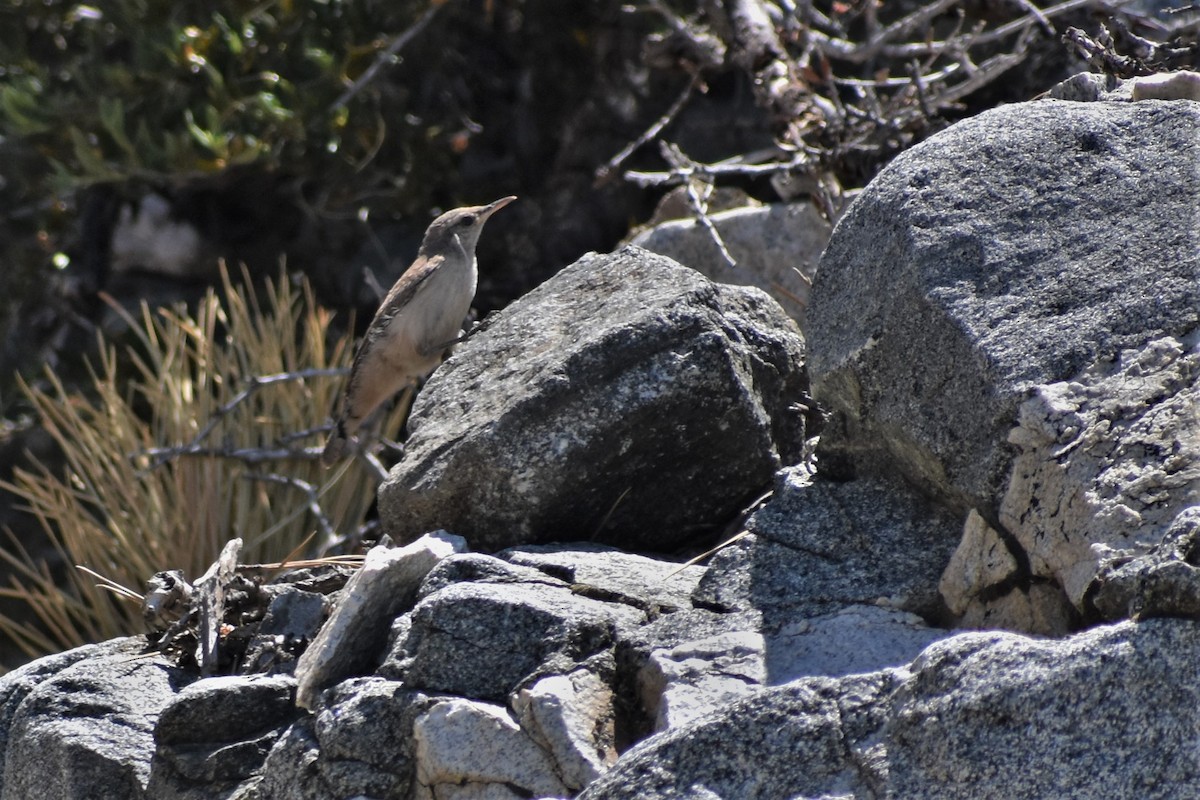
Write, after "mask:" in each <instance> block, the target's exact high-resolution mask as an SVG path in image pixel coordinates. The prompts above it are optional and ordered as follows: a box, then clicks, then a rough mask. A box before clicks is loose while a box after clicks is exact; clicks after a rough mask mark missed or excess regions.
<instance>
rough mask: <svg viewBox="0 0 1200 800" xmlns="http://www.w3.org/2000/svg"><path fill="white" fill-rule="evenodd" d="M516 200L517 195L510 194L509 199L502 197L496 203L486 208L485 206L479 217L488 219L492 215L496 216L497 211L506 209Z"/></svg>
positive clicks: (489, 204)
mask: <svg viewBox="0 0 1200 800" xmlns="http://www.w3.org/2000/svg"><path fill="white" fill-rule="evenodd" d="M516 199H517V196H516V195H515V194H510V195H509V196H508V197H501V198H500V199H499V200H497V201H496V202H494V203H488V204H487V205H486V206H484V207H483V210H482V211H480V212H479V216H480V217H482V218H483V219H487V218H488V217H490V216H491V215H492V214H495V213H496V212H497V211H499V210H500V209H502V208H504V207H505V206H506V205H508V204H509V203H511V202H512V201H513V200H516Z"/></svg>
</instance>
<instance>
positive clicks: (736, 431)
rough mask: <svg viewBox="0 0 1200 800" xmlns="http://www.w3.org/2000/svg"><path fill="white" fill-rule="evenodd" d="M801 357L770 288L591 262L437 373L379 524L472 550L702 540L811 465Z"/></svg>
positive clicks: (655, 259)
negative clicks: (459, 542) (434, 534)
mask: <svg viewBox="0 0 1200 800" xmlns="http://www.w3.org/2000/svg"><path fill="white" fill-rule="evenodd" d="M803 362H804V340H803V338H802V337H801V336H800V332H799V329H797V328H796V327H795V323H793V322H792V321H791V320H790V319H788V318H787V316H786V315H785V314H784V313H783V312H782V311H781V310H780V308H779V306H778V305H776V304H775V303H774V302H772V301H771V300H770V299H769V298H768V297H767V296H766V295H764V294H763V293H762V292H760V291H757V290H755V289H746V288H740V287H731V286H724V285H721V284H715V283H712V282H711V281H708V280H706V279H705V278H703V277H701V276H700V275H698V274H696V273H695V272H693V271H691V270H688V269H684V268H682V267H680V266H679V265H678V264H676V263H675V262H673V261H670V260H669V259H665V258H662V257H660V256H654V255H651V254H650V253H647V252H646V251H644V250H640V249H638V248H632V247H630V248H626V249H625V250H622V251H621V252H619V253H616V254H614V255H609V256H600V255H591V256H587V257H585V258H583V259H581V260H580V261H579V262H578V263H576V264H573V265H571V266H570V267H567V268H566V269H564V270H563V271H562V272H560V273H559V274H558V275H556V276H555V277H554V278H553V279H551V280H550V281H547V282H546V283H545V284H544V285H542V286H541V287H539V288H538V289H536V290H534V291H533V292H530V293H529V294H528V295H526V296H525V297H523V298H521V299H520V300H518V301H517V302H515V303H513V304H512V305H511V306H509V307H508V308H507V309H505V310H504V312H502V313H501V314H500V316H499V317H498V319H496V320H495V321H494V322H492V323H491V325H490V326H489V327H488V328H487V329H486V330H485V331H484V332H482V333H480V334H478V335H477V336H475V337H474V338H473V339H472V340H471V341H470V346H469V347H464V348H462V350H461V352H459V353H457V354H456V355H454V356H453V357H452V358H451V359H450V360H449V361H447V362H446V364H445V365H443V366H442V367H441V368H440V369H439V370H438V371H437V372H435V373H434V374H433V376H432V377H431V378H430V380H429V383H428V384H427V385H426V387H425V390H424V391H422V392H421V394H420V395H418V397H417V400H416V402H415V403H414V404H413V410H412V416H411V418H410V420H409V428H410V431H411V436H410V438H409V440H408V442H407V444H406V446H405V456H404V459H403V460H402V461H401V462H400V463H399V464H397V465H396V467H395V468H394V469H393V470H392V474H391V476H390V477H389V479H388V480H387V482H386V483H384V485H383V486H382V487H381V488H380V490H379V503H380V511H381V515H382V519H383V522H384V525H385V527H386V528H387V530H388V531H389V532H390V533H391V534H392V535H393V536H394V537H396V538H397V539H399V540H402V541H408V540H410V539H412V538H414V537H416V536H420V535H421V534H423V533H425V532H427V531H430V530H437V529H439V528H440V529H445V530H448V531H452V532H454V533H456V534H458V535H460V536H464V537H466V538H467V540H468V541H469V542H471V545H472V547H473V548H474V549H476V550H497V549H500V548H503V547H506V546H510V545H514V544H521V543H533V542H542V541H550V540H561V539H564V538H566V539H580V540H591V541H599V542H605V543H609V544H617V545H620V546H622V547H624V548H627V549H631V550H649V551H659V552H661V551H666V550H670V549H672V548H674V547H678V546H680V545H684V544H687V543H689V542H694V541H696V539H697V538H698V537H700V536H702V535H703V534H704V533H706V532H711V531H713V530H714V529H715V528H717V527H719V526H720V525H723V524H724V522H725V521H727V520H728V519H729V518H730V517H732V516H734V515H735V514H736V513H737V512H738V510H739V509H741V508H742V507H743V506H745V505H746V503H748V502H749V501H750V500H751V499H753V498H754V497H756V496H757V495H759V494H761V493H762V491H763V490H764V489H765V488H766V487H767V486H769V485H770V482H771V477H772V475H773V474H774V472H775V471H776V470H777V469H779V468H780V467H782V466H785V465H787V464H791V463H795V462H796V461H799V460H800V459H801V458H802V450H803V446H804V442H805V437H806V427H805V417H806V415H808V411H809V410H808V407H807V405H806V404H807V389H808V383H807V377H806V373H805V372H804V370H803ZM810 435H811V432H810Z"/></svg>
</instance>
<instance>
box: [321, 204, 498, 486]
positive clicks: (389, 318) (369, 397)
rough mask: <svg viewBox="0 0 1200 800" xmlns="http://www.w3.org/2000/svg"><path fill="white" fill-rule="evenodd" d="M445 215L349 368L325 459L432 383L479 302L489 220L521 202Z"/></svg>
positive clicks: (336, 456)
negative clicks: (396, 402)
mask: <svg viewBox="0 0 1200 800" xmlns="http://www.w3.org/2000/svg"><path fill="white" fill-rule="evenodd" d="M516 199H517V198H516V197H515V196H509V197H502V198H500V199H499V200H497V201H495V202H494V203H489V204H488V205H485V206H468V207H465V208H456V209H454V210H452V211H447V212H446V213H445V214H442V215H441V216H440V217H438V218H437V219H435V220H434V221H433V222H431V223H430V224H429V228H428V229H427V230H426V231H425V238H424V239H423V240H422V241H421V247H420V249H419V250H418V251H417V257H416V260H415V261H413V263H412V265H411V266H409V268H408V269H406V270H405V271H404V274H403V275H401V276H400V278H399V280H397V281H396V284H395V285H394V286H393V287H392V288H391V290H390V291H389V292H388V293H387V296H386V297H385V298H384V299H383V303H382V304H381V305H380V306H379V310H378V311H377V312H376V313H375V318H374V319H372V320H371V325H370V327H368V328H367V332H366V334H365V335H364V336H363V339H362V342H361V343H360V344H359V346H358V350H357V351H356V352H355V354H354V362H353V364H352V366H351V367H350V378H349V380H347V382H346V388H345V391H344V392H343V395H342V398H341V403H340V409H341V410H340V412H339V413H338V414H337V417H336V421H335V422H334V425H333V430H332V431H331V433H330V434H329V439H328V441H327V442H326V443H325V449H324V451H323V452H322V453H321V462H322V463H323V464H324V465H325V466H326V467H329V466H332V465H333V464H335V463H337V462H338V461H339V460H341V459H342V458H343V457H344V456H345V454H346V451H347V447H348V446H349V441H350V437H352V436H355V435H356V434H357V433H358V431H359V428H360V427H361V426H362V424H363V421H364V420H366V419H367V418H368V417H369V416H370V415H371V413H372V412H374V411H375V409H377V408H379V406H381V405H382V404H383V403H384V402H385V401H386V400H388V399H389V398H390V397H392V395H394V394H396V392H398V391H400V390H401V389H403V388H405V387H406V386H408V385H410V384H416V383H417V382H418V381H420V380H422V379H423V378H425V377H427V376H428V375H429V374H430V373H431V372H433V371H434V370H435V369H436V368H437V367H438V365H439V364H441V361H442V357H443V356H444V355H445V354H446V352H447V351H448V350H449V348H450V347H451V346H452V345H454V344H455V343H456V342H457V341H459V340H460V336H461V333H462V331H461V328H462V323H463V321H464V320H465V319H466V317H467V314H468V313H469V312H470V310H471V302H472V301H473V300H474V299H475V286H476V283H477V282H478V279H479V267H478V264H477V263H476V260H475V245H476V244H477V243H478V242H479V234H480V233H481V232H482V231H483V225H484V223H485V222H487V221H488V218H489V217H491V216H492V214H495V213H496V212H497V211H499V210H500V209H502V208H504V207H505V206H506V205H508V204H509V203H511V202H512V201H513V200H516Z"/></svg>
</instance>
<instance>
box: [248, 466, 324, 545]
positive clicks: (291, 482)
mask: <svg viewBox="0 0 1200 800" xmlns="http://www.w3.org/2000/svg"><path fill="white" fill-rule="evenodd" d="M242 477H243V478H246V479H247V480H252V481H263V482H264V483H277V484H280V485H281V486H290V487H292V488H293V489H296V490H297V491H299V492H301V493H303V494H304V496H305V498H306V499H307V500H308V511H309V513H310V514H312V515H313V517H314V518H315V519H316V520H317V525H318V526H319V527H320V528H321V533H322V534H324V535H325V539H326V541H328V540H330V539H336V538H337V531H336V530H334V528H333V523H331V522H330V521H329V517H327V516H325V510H324V509H323V508H321V492H320V490H319V489H317V487H315V486H313V485H312V484H311V483H309V482H308V481H306V480H301V479H300V478H293V477H291V476H288V475H278V474H276V473H274V472H265V473H264V472H247V473H246V474H245V475H243V476H242Z"/></svg>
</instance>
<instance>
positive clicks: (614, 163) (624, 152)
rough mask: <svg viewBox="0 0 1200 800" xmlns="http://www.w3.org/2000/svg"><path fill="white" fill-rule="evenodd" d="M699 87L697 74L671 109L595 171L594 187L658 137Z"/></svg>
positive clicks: (613, 175)
mask: <svg viewBox="0 0 1200 800" xmlns="http://www.w3.org/2000/svg"><path fill="white" fill-rule="evenodd" d="M699 85H700V76H699V74H695V75H692V79H691V80H690V81H688V84H687V86H685V87H684V89H683V91H682V92H680V93H679V97H677V98H675V102H674V103H672V104H671V107H670V108H668V109H667V111H666V113H665V114H663V115H662V116H661V117H659V118H658V119H657V120H655V121H654V124H653V125H651V126H650V127H649V128H647V129H646V130H645V131H643V132H642V135H641V136H639V137H637V138H636V139H634V140H633V141H632V142H630V143H629V144H627V145H625V146H624V147H623V148H621V152H619V153H617V154H616V155H615V156H613V157H612V158H610V159H609V160H608V163H606V164H604V165H603V166H601V167H599V168H598V169H597V170H596V173H595V179H596V185H597V186H603V185H604V184H606V183H608V182H609V181H611V180H612V179H613V178H614V177H615V176H616V174H617V171H618V170H620V168H621V165H622V164H624V163H625V161H626V159H628V158H629V157H630V156H631V155H633V154H634V152H635V151H636V150H637V149H638V148H639V147H641V146H642V145H644V144H646V143H647V142H649V141H650V140H651V139H653V138H654V137H655V136H658V134H660V133H662V131H663V129H664V128H666V127H667V126H668V125H670V124H671V122H672V121H673V120H674V119H675V117H677V116H678V115H679V112H680V111H682V110H683V107H684V106H685V105H686V104H687V101H688V100H690V99H691V97H692V92H694V91H696V87H697V86H699Z"/></svg>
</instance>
